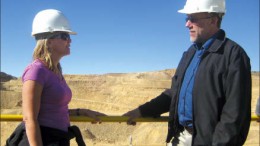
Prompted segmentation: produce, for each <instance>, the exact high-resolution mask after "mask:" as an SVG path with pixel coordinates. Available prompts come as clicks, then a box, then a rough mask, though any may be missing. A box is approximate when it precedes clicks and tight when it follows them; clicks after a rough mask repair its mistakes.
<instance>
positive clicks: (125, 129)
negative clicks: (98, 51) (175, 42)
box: [1, 70, 259, 146]
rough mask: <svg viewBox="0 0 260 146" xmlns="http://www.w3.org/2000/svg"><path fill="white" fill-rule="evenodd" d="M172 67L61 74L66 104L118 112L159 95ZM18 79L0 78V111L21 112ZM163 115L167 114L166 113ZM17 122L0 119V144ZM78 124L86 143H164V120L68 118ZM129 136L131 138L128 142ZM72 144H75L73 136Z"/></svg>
mask: <svg viewBox="0 0 260 146" xmlns="http://www.w3.org/2000/svg"><path fill="white" fill-rule="evenodd" d="M174 72H175V70H163V71H155V72H144V73H128V74H104V75H65V79H66V81H67V83H68V84H69V86H70V88H71V89H72V92H73V99H72V101H71V103H70V104H69V107H70V108H88V109H91V110H97V111H100V112H103V113H106V114H108V115H122V114H123V113H125V112H127V111H128V110H131V109H133V108H135V107H137V106H138V105H140V104H142V103H145V102H147V101H149V100H151V99H152V98H154V97H155V96H157V95H159V94H160V93H161V92H162V91H163V90H164V89H165V88H169V87H170V85H171V76H172V75H173V74H174ZM252 81H253V83H252V85H253V89H252V114H254V112H255V105H256V100H257V98H258V97H259V73H253V74H252ZM21 87H22V83H21V79H20V78H18V79H12V80H10V81H5V82H1V114H21ZM166 115H167V114H166ZM18 124H19V122H6V121H2V122H1V145H4V143H5V140H6V138H7V137H8V136H9V135H10V134H11V133H12V131H13V130H14V129H15V127H16V126H17V125H18ZM71 124H74V125H77V126H79V127H80V129H81V132H82V134H83V137H84V139H85V142H86V143H87V145H88V146H94V145H95V146H129V145H130V143H132V145H135V146H148V145H149V146H164V145H165V143H164V141H165V138H166V134H167V122H160V123H144V122H143V123H138V124H137V125H136V126H127V125H126V123H101V124H91V123H88V122H85V123H84V122H72V123H71ZM130 139H132V142H130ZM71 143H72V145H76V143H75V141H74V140H73V141H72V142H71ZM245 145H247V146H258V145H259V123H257V122H255V121H252V122H251V127H250V131H249V135H248V138H247V141H246V144H245Z"/></svg>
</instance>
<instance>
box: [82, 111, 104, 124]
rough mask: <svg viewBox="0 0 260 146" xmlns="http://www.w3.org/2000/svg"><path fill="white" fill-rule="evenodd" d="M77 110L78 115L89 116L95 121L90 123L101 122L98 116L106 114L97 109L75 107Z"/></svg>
mask: <svg viewBox="0 0 260 146" xmlns="http://www.w3.org/2000/svg"><path fill="white" fill-rule="evenodd" d="M77 110H78V114H79V116H87V117H90V118H93V119H94V120H95V121H92V122H91V123H92V124H96V123H99V124H100V123H101V122H102V121H101V120H100V119H99V118H98V116H107V115H106V114H103V113H100V112H97V111H92V110H89V109H77Z"/></svg>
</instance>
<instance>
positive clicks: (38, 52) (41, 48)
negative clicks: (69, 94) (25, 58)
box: [33, 39, 62, 75]
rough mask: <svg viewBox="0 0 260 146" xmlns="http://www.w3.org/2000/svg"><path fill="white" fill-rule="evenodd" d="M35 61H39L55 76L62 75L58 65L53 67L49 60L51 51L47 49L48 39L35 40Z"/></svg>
mask: <svg viewBox="0 0 260 146" xmlns="http://www.w3.org/2000/svg"><path fill="white" fill-rule="evenodd" d="M36 59H40V60H41V61H43V62H45V63H46V65H47V67H48V68H49V70H51V71H53V72H54V73H55V74H58V75H62V69H61V65H60V63H58V65H57V66H55V65H54V64H53V61H52V59H51V50H50V48H49V47H48V39H39V40H37V42H36V46H35V48H34V51H33V60H36Z"/></svg>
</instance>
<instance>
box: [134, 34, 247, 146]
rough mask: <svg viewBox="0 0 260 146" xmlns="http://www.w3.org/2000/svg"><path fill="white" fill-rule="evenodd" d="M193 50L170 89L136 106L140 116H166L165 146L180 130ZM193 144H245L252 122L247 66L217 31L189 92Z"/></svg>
mask: <svg viewBox="0 0 260 146" xmlns="http://www.w3.org/2000/svg"><path fill="white" fill-rule="evenodd" d="M194 53H195V48H194V46H193V45H192V46H191V47H190V48H189V49H188V51H186V52H184V54H183V56H182V59H181V61H180V63H179V65H178V67H177V70H176V73H175V75H174V76H173V78H172V86H171V88H170V89H168V90H165V91H164V92H163V93H162V94H161V95H159V96H158V97H156V98H154V99H152V100H151V101H150V102H147V103H145V104H143V105H141V106H140V107H139V109H140V111H141V114H142V116H144V117H146V116H153V117H158V116H160V114H162V113H165V112H168V111H169V123H168V126H169V127H168V136H167V139H166V141H167V142H169V141H170V140H171V139H172V137H174V136H177V134H178V133H179V132H180V131H183V127H182V126H181V125H179V122H178V111H177V109H178V99H179V92H180V88H181V84H182V80H183V78H184V74H185V71H186V69H187V67H188V65H189V63H190V61H191V60H192V57H193V55H194ZM192 95H193V101H192V102H193V141H192V144H193V145H212V146H213V145H214V146H215V145H216V146H217V145H228V146H240V145H243V144H244V142H245V140H246V137H247V134H248V130H249V127H250V120H251V66H250V59H249V57H248V56H247V54H246V53H245V51H244V50H243V48H242V47H241V46H239V45H238V44H237V43H235V42H233V41H232V40H230V39H228V38H226V37H225V32H224V31H223V30H220V31H219V32H218V34H217V38H216V40H215V41H214V42H213V44H212V45H211V46H210V47H209V49H208V50H207V51H205V53H204V54H203V56H202V59H201V62H200V65H199V67H198V70H197V73H196V76H195V81H194V88H193V93H192Z"/></svg>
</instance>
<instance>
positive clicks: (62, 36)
mask: <svg viewBox="0 0 260 146" xmlns="http://www.w3.org/2000/svg"><path fill="white" fill-rule="evenodd" d="M50 39H62V40H64V41H67V40H70V35H69V34H68V33H65V32H63V33H58V34H55V35H53V36H51V37H50Z"/></svg>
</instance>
